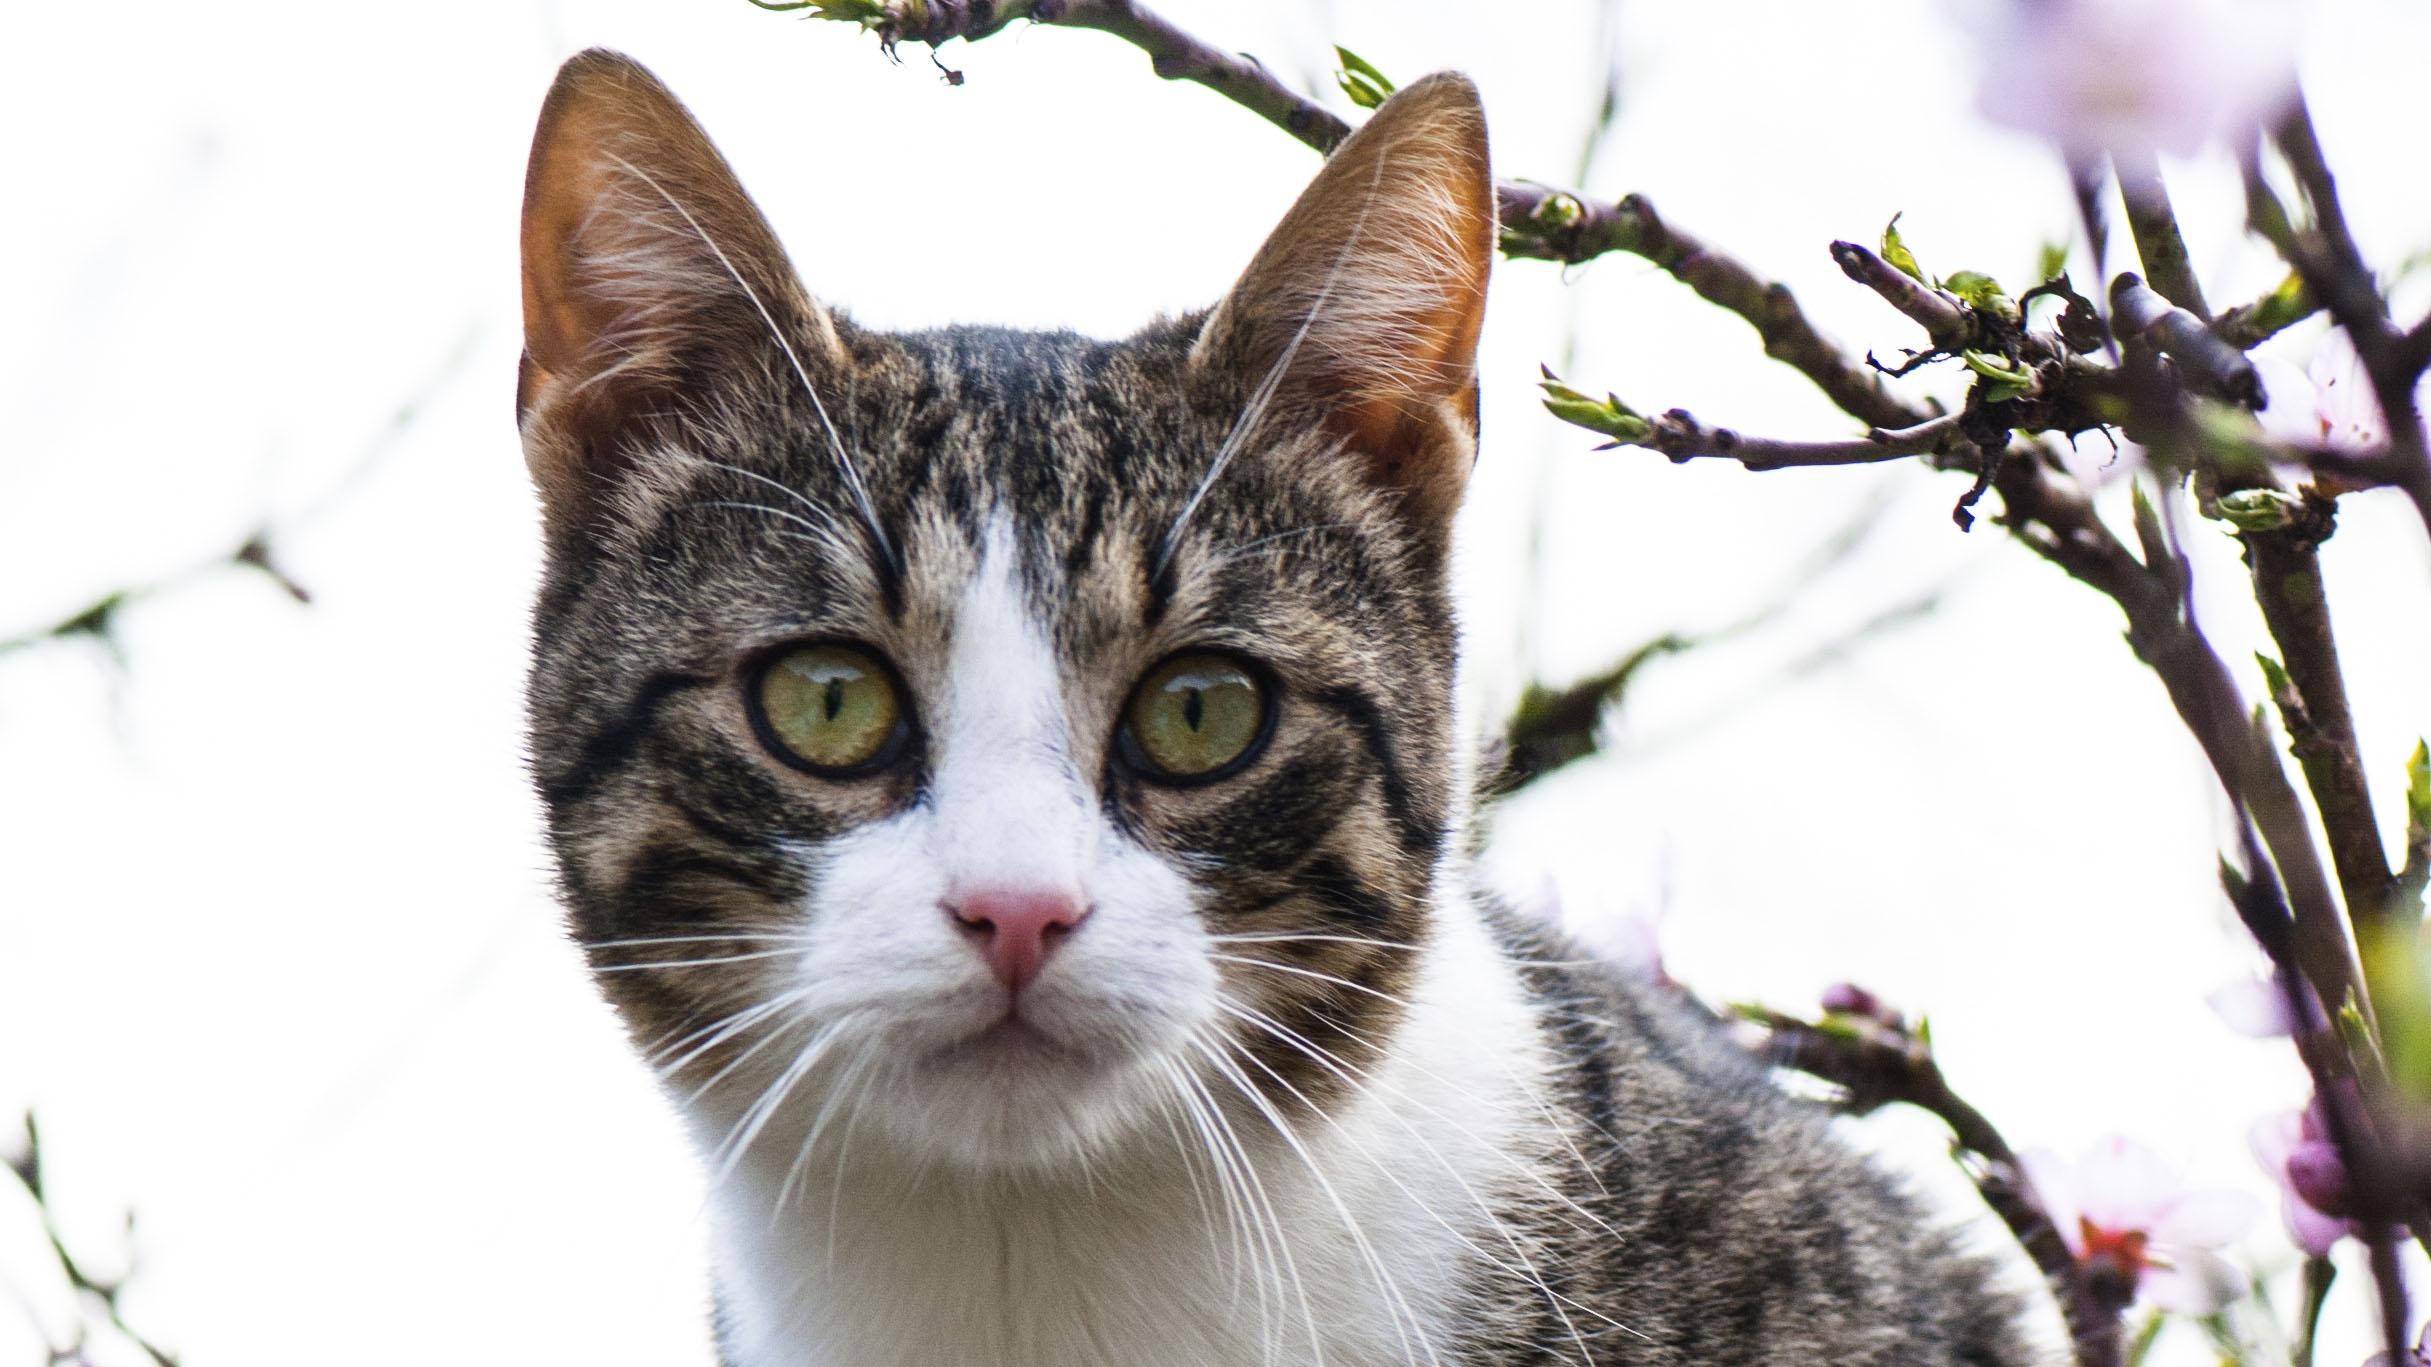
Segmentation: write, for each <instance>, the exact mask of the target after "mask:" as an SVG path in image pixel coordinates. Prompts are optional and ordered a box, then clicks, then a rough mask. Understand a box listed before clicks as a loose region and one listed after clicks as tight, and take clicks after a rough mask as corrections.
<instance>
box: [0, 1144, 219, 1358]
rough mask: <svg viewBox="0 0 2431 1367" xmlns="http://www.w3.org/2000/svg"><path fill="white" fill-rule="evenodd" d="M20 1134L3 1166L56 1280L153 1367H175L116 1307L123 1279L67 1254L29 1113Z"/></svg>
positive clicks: (75, 1350)
mask: <svg viewBox="0 0 2431 1367" xmlns="http://www.w3.org/2000/svg"><path fill="white" fill-rule="evenodd" d="M23 1133H24V1136H25V1146H24V1149H23V1150H22V1151H21V1152H20V1153H19V1154H18V1155H17V1156H16V1157H14V1158H11V1159H10V1160H9V1161H8V1165H7V1166H8V1169H9V1171H10V1172H11V1173H13V1174H14V1175H15V1176H16V1178H17V1182H18V1185H20V1186H22V1187H24V1188H25V1193H26V1195H28V1196H30V1197H32V1198H33V1202H34V1209H35V1211H36V1213H37V1215H38V1216H39V1218H40V1219H41V1222H42V1235H43V1239H44V1241H45V1242H46V1243H47V1244H48V1245H49V1246H50V1250H51V1258H52V1260H53V1261H54V1262H55V1263H57V1264H58V1267H59V1276H60V1279H61V1280H62V1281H64V1282H66V1283H67V1285H68V1288H69V1289H70V1290H72V1291H74V1292H76V1293H77V1294H78V1295H79V1297H90V1298H91V1299H92V1300H93V1301H96V1302H98V1303H99V1304H100V1306H101V1311H102V1316H103V1318H104V1319H106V1320H108V1322H109V1325H110V1327H111V1328H112V1329H115V1330H117V1331H118V1332H119V1334H120V1335H121V1336H123V1337H124V1338H125V1339H126V1340H127V1342H129V1343H132V1344H134V1345H135V1346H136V1347H137V1348H139V1349H141V1350H143V1352H144V1354H145V1356H147V1357H149V1358H151V1359H152V1362H153V1367H177V1359H176V1358H175V1357H174V1356H172V1355H171V1354H170V1353H168V1352H167V1351H166V1350H164V1349H162V1348H160V1347H159V1346H157V1345H156V1344H154V1343H153V1342H152V1341H151V1340H149V1339H147V1338H145V1337H144V1336H143V1335H141V1334H139V1333H137V1332H135V1329H134V1326H132V1325H130V1324H128V1323H127V1319H126V1315H125V1313H124V1312H123V1311H122V1310H121V1309H120V1308H119V1304H118V1298H119V1295H120V1293H121V1292H123V1291H124V1290H125V1289H126V1280H125V1279H124V1278H123V1277H122V1278H117V1279H110V1280H105V1279H103V1278H100V1277H96V1276H94V1275H92V1274H91V1273H89V1272H87V1271H86V1270H85V1268H84V1265H83V1264H81V1263H79V1262H77V1261H76V1257H75V1255H74V1254H72V1253H70V1252H68V1246H67V1240H66V1239H65V1238H63V1237H62V1236H61V1235H60V1233H59V1224H58V1221H57V1219H56V1218H55V1217H54V1216H53V1214H52V1212H51V1204H50V1191H49V1188H48V1187H47V1186H46V1185H45V1183H44V1180H43V1154H42V1128H41V1126H40V1125H38V1124H36V1123H35V1120H34V1113H33V1112H31V1111H28V1112H26V1113H25V1119H24V1128H23ZM81 1339H82V1334H81V1332H80V1334H79V1342H78V1344H77V1346H76V1347H72V1348H70V1349H69V1350H68V1352H69V1354H71V1355H78V1354H80V1353H81V1351H82V1343H81ZM58 1357H59V1355H58V1354H57V1353H54V1354H53V1360H54V1361H56V1360H57V1359H58Z"/></svg>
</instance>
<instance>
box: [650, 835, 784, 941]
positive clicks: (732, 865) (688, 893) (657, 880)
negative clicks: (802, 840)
mask: <svg viewBox="0 0 2431 1367" xmlns="http://www.w3.org/2000/svg"><path fill="white" fill-rule="evenodd" d="M737 888H739V889H741V890H743V891H745V892H748V893H751V894H752V895H753V896H754V897H756V898H761V899H767V900H782V899H783V898H784V896H785V889H784V888H783V887H782V886H780V884H779V880H777V879H776V878H774V877H772V875H771V874H770V873H769V872H768V871H767V870H766V869H763V868H760V867H757V866H755V865H754V864H752V863H749V862H746V861H744V860H740V859H735V858H731V857H729V856H727V855H723V854H720V853H718V852H717V851H715V850H707V849H702V848H699V847H697V846H693V845H673V844H665V843H658V844H652V845H650V846H648V847H646V848H644V849H643V850H642V851H641V853H639V854H637V855H635V856H634V858H633V861H632V862H631V863H630V864H627V865H626V866H625V879H624V886H623V887H621V888H620V889H618V892H617V901H618V902H620V903H621V904H622V905H623V906H624V907H625V908H627V909H628V910H630V911H632V912H635V913H638V914H636V915H634V916H633V917H632V918H631V919H632V920H633V921H635V922H636V923H640V922H648V923H651V924H658V923H663V922H667V921H671V920H681V921H701V920H708V919H710V918H712V917H715V916H716V915H717V914H718V913H719V912H721V911H724V910H727V909H728V908H729V905H730V904H729V900H728V899H729V898H731V896H732V893H733V891H734V890H735V889H737Z"/></svg>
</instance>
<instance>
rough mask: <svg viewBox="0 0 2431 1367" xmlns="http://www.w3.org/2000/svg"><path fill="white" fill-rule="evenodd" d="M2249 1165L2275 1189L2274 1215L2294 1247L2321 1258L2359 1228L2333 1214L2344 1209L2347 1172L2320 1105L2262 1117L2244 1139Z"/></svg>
mask: <svg viewBox="0 0 2431 1367" xmlns="http://www.w3.org/2000/svg"><path fill="white" fill-rule="evenodd" d="M2246 1139H2247V1141H2248V1142H2249V1143H2250V1144H2251V1145H2252V1146H2253V1150H2254V1160H2255V1161H2256V1162H2258V1163H2260V1164H2261V1165H2262V1170H2263V1171H2264V1172H2267V1173H2269V1174H2270V1175H2271V1180H2272V1181H2274V1182H2276V1183H2278V1184H2279V1213H2280V1215H2281V1216H2282V1217H2283V1218H2284V1219H2285V1220H2286V1221H2287V1229H2288V1237H2289V1238H2291V1239H2294V1240H2295V1241H2296V1247H2298V1248H2301V1249H2303V1250H2304V1251H2305V1252H2306V1253H2307V1254H2309V1255H2311V1256H2313V1257H2316V1258H2318V1257H2321V1256H2322V1255H2324V1254H2326V1253H2328V1252H2329V1251H2330V1246H2331V1245H2333V1244H2335V1243H2337V1242H2338V1241H2339V1240H2340V1239H2343V1238H2345V1237H2346V1236H2347V1235H2350V1234H2361V1233H2362V1232H2363V1229H2362V1226H2360V1225H2358V1224H2356V1223H2355V1222H2354V1221H2353V1220H2350V1219H2347V1218H2345V1217H2344V1216H2343V1215H2340V1214H2332V1213H2331V1212H2333V1211H2344V1210H2345V1209H2346V1208H2347V1198H2348V1191H2347V1170H2346V1165H2345V1164H2344V1163H2342V1162H2340V1161H2339V1158H2338V1150H2337V1149H2335V1148H2333V1147H2331V1145H2330V1139H2329V1130H2328V1127H2327V1126H2326V1125H2324V1124H2323V1123H2322V1117H2321V1103H2320V1102H2318V1101H2316V1102H2314V1103H2313V1104H2312V1105H2310V1106H2307V1107H2305V1108H2304V1109H2303V1110H2301V1111H2285V1112H2282V1113H2280V1114H2278V1115H2268V1116H2264V1117H2263V1118H2262V1119H2261V1120H2259V1121H2256V1122H2255V1124H2254V1128H2253V1130H2252V1131H2251V1132H2250V1133H2248V1134H2247V1136H2246Z"/></svg>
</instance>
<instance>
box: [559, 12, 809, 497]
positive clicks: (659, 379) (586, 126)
mask: <svg viewBox="0 0 2431 1367" xmlns="http://www.w3.org/2000/svg"><path fill="white" fill-rule="evenodd" d="M523 338H524V341H523V364H522V369H521V372H520V373H519V375H518V376H517V380H516V386H515V407H516V412H517V416H518V418H519V420H520V423H521V426H522V429H523V445H524V458H525V460H526V462H527V463H528V464H529V465H530V467H531V472H532V481H533V483H534V484H535V485H536V486H537V487H538V488H539V491H540V498H541V505H542V509H543V511H544V514H545V516H546V520H547V525H548V530H549V536H550V539H551V542H552V543H553V544H554V543H556V542H558V541H559V540H560V539H561V538H563V537H566V536H571V535H575V534H577V533H579V532H580V531H581V530H582V529H584V528H587V527H591V526H594V525H596V523H597V522H598V521H599V514H600V513H601V511H602V508H603V504H604V503H605V501H606V500H608V499H609V498H610V497H611V495H613V494H614V493H615V492H616V491H617V489H618V488H619V486H620V485H621V484H623V483H624V482H625V479H626V476H627V475H628V474H629V473H630V466H631V465H632V463H633V462H634V461H635V460H636V459H637V458H638V457H639V456H641V455H642V454H643V453H645V452H646V451H647V450H648V448H649V447H650V445H651V444H652V442H653V441H654V440H655V439H657V438H658V436H659V433H658V431H657V429H658V428H659V427H660V426H662V425H664V424H668V423H671V422H674V421H680V420H681V419H682V417H683V416H684V414H685V411H686V409H687V408H688V407H690V406H692V405H695V404H697V403H698V402H699V401H700V400H701V399H702V398H704V397H705V396H707V395H710V394H714V393H716V392H717V390H718V388H719V386H718V385H717V383H716V381H717V380H718V379H719V378H720V377H731V376H735V375H738V374H751V373H754V372H755V371H761V370H764V369H765V367H763V366H759V365H755V364H753V363H754V362H758V361H762V360H765V359H766V358H768V357H770V356H772V355H773V354H774V351H773V349H774V348H776V347H777V346H779V345H781V344H782V339H790V344H791V346H792V347H793V349H794V350H795V352H796V353H797V354H798V355H800V356H801V357H802V359H803V360H805V361H806V362H808V363H811V364H817V363H819V362H820V361H821V360H823V359H824V356H825V355H834V354H840V352H841V347H840V346H839V344H838V343H837V340H836V334H835V328H834V324H833V323H832V321H831V320H830V319H829V318H828V317H827V315H826V313H825V311H824V310H822V309H821V308H819V307H818V305H816V304H815V303H813V302H812V301H811V300H810V299H809V297H808V296H807V295H805V294H804V293H803V291H802V288H801V286H800V284H799V283H798V282H797V281H796V278H795V276H794V272H793V268H792V266H791V265H790V264H789V263H788V262H787V261H786V259H785V252H784V249H783V248H782V247H781V246H779V245H778V242H777V238H776V233H775V232H774V231H773V230H772V229H771V228H770V227H769V226H768V221H767V220H766V219H765V218H764V217H762V216H761V214H760V211H759V209H758V208H757V207H756V206H754V205H753V204H752V202H751V199H750V197H749V196H748V195H746V194H744V193H743V187H742V185H741V183H740V182H738V181H737V180H736V179H735V175H734V171H733V169H732V168H731V167H729V166H728V165H727V164H726V159H725V158H724V157H722V156H720V155H718V151H717V148H716V147H714V146H713V145H711V143H710V141H709V136H708V134H706V133H704V132H702V131H701V126H700V125H699V124H698V123H697V122H695V121H694V120H693V118H692V115H691V114H690V113H689V112H688V111H687V110H686V109H685V108H684V106H683V105H682V104H681V103H680V102H678V101H677V100H676V98H675V96H674V95H673V94H672V93H671V92H670V91H669V90H668V89H667V87H666V86H664V85H662V84H660V83H659V81H658V78H657V77H655V76H652V75H651V74H650V73H649V72H648V71H645V70H643V69H642V67H641V66H639V65H638V64H636V63H635V62H634V61H633V60H632V59H630V58H628V57H625V56H622V55H620V54H618V53H614V52H608V51H605V50H602V49H597V48H594V49H592V50H591V51H588V52H585V53H582V54H581V55H579V56H577V57H575V58H573V59H572V60H571V61H568V62H567V63H566V64H565V66H564V67H562V68H561V69H560V70H559V71H558V73H557V82H556V84H555V85H554V86H552V87H550V90H549V97H548V101H547V102H546V103H545V104H543V105H542V106H541V110H540V127H539V130H538V131H537V132H536V133H535V134H534V135H533V138H532V160H531V165H530V168H529V170H528V172H527V173H526V176H525V181H524V195H523ZM778 364H779V365H783V364H784V362H783V361H781V360H780V361H779V362H778Z"/></svg>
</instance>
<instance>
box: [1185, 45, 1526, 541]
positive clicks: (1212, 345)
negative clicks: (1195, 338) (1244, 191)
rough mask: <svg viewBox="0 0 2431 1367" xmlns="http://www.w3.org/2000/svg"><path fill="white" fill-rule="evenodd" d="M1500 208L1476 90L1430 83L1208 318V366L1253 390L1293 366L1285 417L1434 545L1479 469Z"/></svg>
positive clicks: (1361, 147)
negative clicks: (1326, 440)
mask: <svg viewBox="0 0 2431 1367" xmlns="http://www.w3.org/2000/svg"><path fill="white" fill-rule="evenodd" d="M1494 210H1495V200H1494V183H1493V177H1492V174H1491V172H1490V169H1489V167H1488V164H1487V157H1486V139H1485V120H1484V115H1483V112H1482V111H1481V109H1480V108H1479V106H1478V102H1477V92H1476V90H1475V88H1474V87H1472V86H1470V85H1469V83H1468V82H1467V81H1466V80H1463V79H1461V78H1460V77H1457V76H1451V75H1439V76H1430V77H1428V78H1427V79H1425V80H1422V81H1419V82H1417V83H1415V84H1413V85H1411V86H1410V87H1408V88H1407V89H1405V90H1403V91H1402V92H1401V93H1400V94H1397V95H1395V96H1394V97H1393V98H1392V99H1390V100H1388V101H1386V102H1385V104H1384V105H1383V107H1381V108H1380V109H1378V110H1377V111H1376V114H1375V116H1374V117H1372V118H1371V119H1370V120H1369V121H1368V122H1367V124H1366V125H1365V126H1364V127H1362V128H1360V129H1359V130H1358V131H1357V132H1356V133H1353V134H1352V135H1351V137H1350V138H1349V139H1348V140H1347V141H1345V142H1344V143H1343V144H1342V146H1341V147H1340V148H1338V149H1337V150H1336V151H1335V153H1334V155H1333V157H1332V158H1331V159H1329V160H1328V161H1327V162H1326V164H1325V166H1324V168H1323V169H1322V170H1321V171H1319V172H1318V174H1317V178H1316V179H1315V180H1314V181H1313V182H1311V184H1310V185H1309V188H1308V189H1307V190H1306V191H1305V192H1304V193H1302V195H1301V196H1300V198H1299V200H1298V201H1297V202H1296V203H1295V204H1293V206H1292V208H1291V209H1290V211H1289V212H1288V213H1286V214H1285V215H1284V218H1283V221H1282V222H1281V223H1280V224H1279V225H1278V226H1277V227H1276V228H1275V230H1274V232H1273V233H1272V234H1271V235H1270V236H1269V237H1268V238H1267V240H1266V243H1265V245H1264V246H1263V247H1261V248H1260V249H1259V252H1258V255H1257V257H1256V259H1254V260H1253V261H1252V262H1251V263H1250V266H1249V269H1248V270H1247V271H1246V272H1245V273H1244V274H1243V276H1242V278H1241V281H1240V283H1239V284H1238V285H1236V286H1235V287H1234V289H1233V291H1232V293H1231V294H1230V295H1228V296H1227V297H1226V298H1225V300H1224V301H1223V302H1222V303H1221V304H1219V305H1218V306H1217V307H1216V310H1215V312H1214V313H1213V314H1212V315H1211V316H1210V317H1209V320H1208V323H1207V327H1206V330H1205V332H1203V333H1202V335H1201V338H1200V342H1199V346H1198V351H1197V354H1196V357H1195V360H1196V362H1197V363H1199V364H1203V365H1209V366H1222V367H1225V368H1227V369H1231V370H1233V371H1234V372H1235V374H1236V376H1238V375H1247V376H1250V377H1252V378H1253V383H1254V382H1255V378H1256V377H1259V376H1261V375H1262V374H1263V372H1266V371H1269V370H1273V369H1275V368H1276V367H1280V368H1281V373H1280V374H1278V375H1277V376H1276V377H1275V378H1276V379H1277V381H1278V384H1277V388H1276V391H1275V399H1274V403H1273V407H1274V409H1275V410H1276V411H1277V413H1278V414H1292V415H1296V416H1300V417H1302V418H1304V419H1314V420H1316V421H1319V422H1322V423H1324V424H1325V425H1326V427H1328V428H1329V429H1330V430H1332V431H1333V432H1334V433H1335V434H1337V435H1339V436H1340V437H1342V438H1343V439H1344V442H1345V445H1346V447H1347V448H1348V449H1349V451H1351V452H1352V453H1354V455H1355V456H1356V457H1357V458H1360V459H1362V460H1363V461H1364V467H1363V474H1364V477H1365V478H1366V479H1368V480H1369V481H1370V482H1372V483H1374V484H1377V485H1379V486H1382V487H1385V488H1389V489H1391V490H1393V491H1394V492H1395V493H1397V494H1399V495H1400V496H1402V498H1403V499H1404V500H1405V503H1406V506H1407V507H1408V508H1409V510H1410V514H1411V517H1412V520H1413V521H1414V522H1415V523H1416V524H1418V525H1419V526H1420V527H1421V528H1422V529H1423V530H1424V531H1425V532H1426V534H1427V536H1428V538H1429V539H1430V540H1434V541H1441V540H1442V539H1444V538H1445V537H1447V536H1448V534H1449V526H1450V521H1451V517H1452V514H1453V512H1454V511H1455V510H1456V509H1457V508H1458V506H1459V502H1460V495H1461V492H1462V489H1463V488H1464V486H1465V485H1466V483H1467V479H1468V472H1469V466H1470V463H1471V461H1472V459H1473V456H1474V437H1475V431H1476V423H1477V407H1476V353H1477V339H1478V333H1479V331H1480V329H1481V328H1482V327H1483V325H1484V321H1485V298H1486V282H1487V277H1488V273H1489V271H1490V268H1491V266H1492V262H1493V257H1494Z"/></svg>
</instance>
